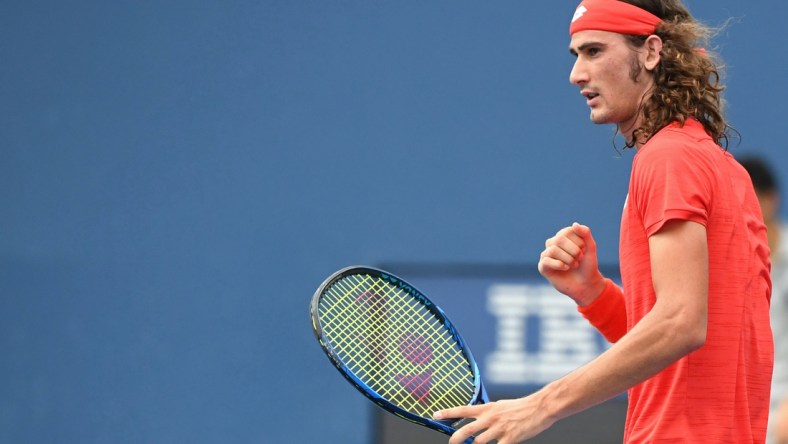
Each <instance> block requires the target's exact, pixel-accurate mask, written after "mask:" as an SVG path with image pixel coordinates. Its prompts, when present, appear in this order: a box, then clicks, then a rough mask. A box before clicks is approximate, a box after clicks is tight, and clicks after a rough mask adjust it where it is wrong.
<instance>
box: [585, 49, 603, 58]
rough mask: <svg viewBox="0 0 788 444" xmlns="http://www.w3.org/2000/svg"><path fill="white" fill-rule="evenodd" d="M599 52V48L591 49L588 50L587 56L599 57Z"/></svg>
mask: <svg viewBox="0 0 788 444" xmlns="http://www.w3.org/2000/svg"><path fill="white" fill-rule="evenodd" d="M599 51H600V49H599V48H595V47H591V48H588V49H587V50H586V54H588V55H589V56H591V57H593V56H595V55H598V54H599Z"/></svg>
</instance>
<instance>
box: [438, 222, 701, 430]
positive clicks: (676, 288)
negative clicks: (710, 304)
mask: <svg viewBox="0 0 788 444" xmlns="http://www.w3.org/2000/svg"><path fill="white" fill-rule="evenodd" d="M649 247H650V250H651V257H650V260H651V268H652V278H653V285H654V290H655V291H656V295H657V301H656V303H655V305H654V307H653V308H652V310H651V311H650V312H649V313H648V314H647V315H646V316H645V317H643V319H642V320H641V321H640V322H639V323H638V324H637V325H636V326H635V327H634V328H633V329H632V330H631V331H630V332H629V333H627V334H626V335H625V336H624V337H623V338H621V340H620V341H618V342H617V343H616V344H614V345H613V346H612V347H611V348H610V349H608V350H607V351H606V352H604V353H603V354H602V355H600V356H599V357H598V358H597V359H595V360H593V361H592V362H590V363H588V364H587V365H585V366H583V367H581V368H579V369H577V370H575V371H574V372H572V373H570V374H568V375H567V376H565V377H563V378H561V379H559V380H556V381H554V382H553V383H551V384H549V385H547V386H546V387H544V388H543V389H542V390H540V391H538V392H536V393H534V394H533V395H531V396H528V397H525V398H520V399H516V400H505V401H498V402H494V403H490V404H486V405H481V406H472V407H459V408H456V409H449V410H447V411H444V412H443V415H442V417H444V418H454V417H457V418H459V417H463V418H465V417H473V418H476V419H477V420H476V421H474V422H472V423H470V424H468V425H466V426H464V427H462V428H461V429H460V430H458V431H457V432H456V433H455V434H454V436H452V438H451V440H450V441H449V442H450V443H451V444H458V443H461V442H463V441H464V440H465V439H467V438H468V437H470V436H472V435H476V434H477V433H480V432H481V434H480V435H479V436H478V441H479V442H488V441H490V440H492V439H498V442H499V444H514V443H518V442H521V441H522V440H524V439H528V438H531V437H533V436H535V435H537V434H539V433H541V432H542V431H543V430H545V429H547V428H548V427H550V426H551V425H552V424H553V423H554V422H555V421H557V420H559V419H561V418H565V417H567V416H569V415H572V414H574V413H577V412H579V411H582V410H585V409H587V408H589V407H592V406H594V405H596V404H599V403H600V402H603V401H605V400H607V399H609V398H611V397H613V396H616V395H617V394H619V393H622V392H623V391H625V390H626V389H628V388H630V387H632V386H634V385H636V384H639V383H641V382H643V381H645V380H646V379H648V378H649V377H651V376H653V375H654V374H656V373H658V372H659V371H660V370H662V369H664V368H665V367H667V366H668V365H670V364H672V363H673V362H675V361H676V360H678V359H679V358H681V357H683V356H685V355H686V354H688V353H690V352H691V351H693V350H695V349H697V348H698V347H700V346H702V345H703V343H704V342H705V339H706V321H707V300H708V248H707V243H706V229H705V227H703V226H702V225H700V224H697V223H694V222H687V221H673V222H670V223H668V224H666V225H665V227H664V228H663V229H662V230H661V231H660V232H659V233H657V234H655V235H653V236H652V237H651V238H650V239H649Z"/></svg>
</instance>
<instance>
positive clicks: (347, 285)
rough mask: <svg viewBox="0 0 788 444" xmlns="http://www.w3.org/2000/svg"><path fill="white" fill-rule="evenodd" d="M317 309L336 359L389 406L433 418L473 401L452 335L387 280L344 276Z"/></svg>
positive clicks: (466, 365)
mask: <svg viewBox="0 0 788 444" xmlns="http://www.w3.org/2000/svg"><path fill="white" fill-rule="evenodd" d="M319 310H320V318H321V323H322V324H323V330H324V332H325V336H326V339H327V340H328V341H329V342H330V344H331V346H332V348H333V349H334V351H335V353H336V354H337V355H338V357H339V359H341V360H342V361H343V362H344V363H345V365H346V366H347V367H348V368H349V369H350V370H351V371H352V372H353V373H354V374H355V375H356V376H357V377H358V378H359V379H360V380H362V382H364V383H365V384H367V385H368V386H370V388H372V389H373V390H374V391H375V392H377V393H379V394H380V395H381V396H383V397H384V398H386V399H387V400H388V401H389V402H392V403H393V404H395V405H398V406H399V407H400V408H403V409H404V410H407V411H410V412H412V413H415V414H418V415H421V416H430V415H431V414H432V412H434V411H435V410H439V409H442V408H447V407H453V406H458V405H465V404H467V403H468V402H469V401H470V399H471V397H472V396H473V393H474V384H473V381H474V376H473V373H472V370H471V368H470V365H469V363H468V361H467V359H466V357H465V356H464V355H463V354H462V352H461V350H460V347H459V344H457V341H456V340H455V338H454V336H453V335H452V334H451V332H450V331H449V330H448V329H447V327H446V326H445V325H444V323H443V322H442V321H441V320H440V319H438V318H437V317H436V316H435V315H433V314H432V313H431V312H430V311H429V310H427V309H426V308H425V307H424V306H423V305H422V304H421V303H420V302H418V301H417V300H415V299H414V298H413V297H412V296H411V295H409V294H408V293H406V292H405V291H403V290H401V289H399V288H397V287H396V286H394V285H392V284H390V283H389V282H386V281H385V280H383V279H380V278H376V277H373V276H369V275H349V276H346V277H344V278H342V279H340V280H339V281H337V282H336V283H335V284H334V285H332V286H331V287H330V288H329V289H328V290H327V291H326V292H325V293H324V295H323V298H321V301H320V308H319Z"/></svg>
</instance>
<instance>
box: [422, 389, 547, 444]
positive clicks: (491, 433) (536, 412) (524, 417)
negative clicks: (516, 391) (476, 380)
mask: <svg viewBox="0 0 788 444" xmlns="http://www.w3.org/2000/svg"><path fill="white" fill-rule="evenodd" d="M547 411H548V409H546V408H544V406H542V405H541V402H540V401H539V397H538V396H535V395H531V396H527V397H525V398H519V399H505V400H501V401H496V402H491V403H488V404H481V405H472V406H465V407H455V408H451V409H446V410H441V411H439V412H436V413H435V415H434V416H433V417H434V418H435V419H453V418H457V419H460V418H475V419H476V420H475V421H473V422H471V423H469V424H466V425H464V426H462V427H461V428H460V429H458V430H457V431H456V432H455V433H454V434H453V435H452V436H451V439H449V444H461V443H463V442H465V440H466V439H468V438H470V437H472V436H473V437H475V439H474V440H473V442H474V443H480V444H486V443H488V442H491V441H493V440H497V442H498V444H516V443H520V442H522V441H524V440H526V439H528V438H533V437H534V436H536V435H538V434H539V433H541V432H543V431H545V430H546V429H548V428H549V427H550V426H551V425H553V423H555V421H556V420H557V419H553V418H550V417H549V416H548V414H547Z"/></svg>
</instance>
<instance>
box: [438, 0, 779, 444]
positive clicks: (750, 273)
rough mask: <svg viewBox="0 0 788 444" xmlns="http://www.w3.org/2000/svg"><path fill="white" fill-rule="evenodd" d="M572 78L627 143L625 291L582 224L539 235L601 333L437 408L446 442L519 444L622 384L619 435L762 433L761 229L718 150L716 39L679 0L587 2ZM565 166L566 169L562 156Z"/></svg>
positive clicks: (724, 128) (764, 292)
mask: <svg viewBox="0 0 788 444" xmlns="http://www.w3.org/2000/svg"><path fill="white" fill-rule="evenodd" d="M570 35H571V43H570V48H569V49H570V52H571V53H572V54H574V55H575V56H576V61H575V64H574V67H573V69H572V72H571V74H570V77H569V78H570V81H571V83H572V84H574V85H576V86H578V87H579V89H580V94H581V95H582V97H583V98H584V99H585V101H586V105H587V106H588V107H589V108H590V112H591V120H592V121H593V122H594V123H597V124H614V125H617V130H618V131H619V132H620V134H621V135H622V136H623V137H624V138H625V140H626V144H627V146H629V147H634V148H635V150H636V153H635V157H634V160H633V164H632V172H631V178H630V184H629V193H628V197H627V200H626V203H625V206H624V210H623V214H622V220H621V232H620V251H619V254H620V257H619V260H620V264H621V277H622V282H623V288H621V287H619V286H618V285H616V284H615V283H613V282H612V281H611V280H609V279H607V278H605V277H604V276H603V275H602V274H601V273H600V271H599V269H598V266H597V255H596V244H595V241H594V237H593V236H592V233H591V230H590V229H589V227H587V226H584V225H581V224H578V223H574V224H572V225H571V226H569V227H566V228H563V229H561V230H560V231H558V232H557V233H556V235H555V236H553V237H551V238H550V239H548V240H547V241H546V243H545V249H544V251H543V252H542V253H541V257H540V261H539V271H540V272H541V274H542V275H543V276H544V277H545V278H546V279H547V280H548V281H549V282H550V283H551V284H552V285H553V286H554V287H555V288H556V289H558V290H559V291H560V292H562V293H564V294H566V295H568V296H569V297H571V298H572V299H573V300H574V301H575V302H576V303H577V305H578V309H579V311H580V312H581V313H582V314H583V316H585V317H586V318H587V319H588V320H589V322H590V323H591V324H592V325H594V326H595V327H596V328H597V329H598V330H599V331H600V332H601V333H602V334H603V335H604V336H605V337H606V338H607V339H608V340H610V341H611V342H613V343H614V344H613V345H612V347H611V348H609V349H608V350H607V351H605V352H604V353H602V354H601V355H600V356H599V357H598V358H596V359H595V360H593V361H591V362H590V363H588V364H587V365H585V366H583V367H581V368H579V369H577V370H575V371H574V372H571V373H569V374H568V375H566V376H564V377H563V378H561V379H558V380H556V381H554V382H552V383H550V384H548V385H547V386H545V387H544V388H543V389H542V390H540V391H538V392H536V393H534V394H532V395H530V396H527V397H524V398H520V399H514V400H502V401H498V402H493V403H490V404H486V405H480V406H471V407H459V408H454V409H448V410H445V411H442V412H438V413H437V416H438V417H439V418H476V421H474V422H471V423H470V424H468V425H466V426H464V427H462V428H460V429H459V430H458V431H457V432H456V433H455V434H454V435H453V436H452V437H451V439H450V441H449V442H450V443H451V444H459V443H461V442H463V440H465V439H466V438H468V437H470V436H476V441H475V442H479V443H487V442H489V441H491V440H494V439H497V440H498V443H500V444H513V443H519V442H521V441H523V440H526V439H528V438H530V437H533V436H535V435H537V434H539V433H540V432H542V431H544V430H545V429H547V428H548V427H550V426H551V425H552V424H553V423H555V422H556V421H558V420H560V419H562V418H565V417H567V416H569V415H572V414H574V413H576V412H579V411H582V410H584V409H587V408H589V407H591V406H593V405H596V404H599V403H601V402H603V401H605V400H607V399H610V398H611V397H614V396H616V395H618V394H619V393H622V392H624V391H628V400H629V405H628V409H627V420H626V425H625V430H624V442H625V443H715V444H717V443H736V444H742V443H763V442H764V439H765V435H766V423H767V416H768V412H769V386H770V380H771V374H772V364H773V353H774V352H773V344H772V333H771V329H770V327H769V298H770V291H771V281H770V278H769V268H770V263H769V248H768V244H767V236H766V227H765V225H764V223H763V219H762V217H761V212H760V208H759V205H758V200H757V197H756V194H755V192H754V191H753V187H752V183H751V181H750V178H749V176H748V175H747V173H746V171H745V170H744V169H743V168H742V167H741V165H740V164H739V163H738V162H737V161H736V160H734V158H733V156H731V155H730V154H729V153H728V152H727V150H726V149H725V148H724V146H726V145H727V137H728V134H729V131H730V130H731V129H730V127H729V126H728V124H727V123H726V121H725V119H724V116H723V113H722V107H721V102H722V100H721V97H720V93H721V91H722V89H723V88H722V86H721V85H720V84H719V78H718V70H717V65H716V64H715V62H714V59H713V56H712V55H711V54H707V53H706V52H705V51H703V50H701V49H699V48H702V47H703V46H702V45H703V44H704V43H705V42H706V39H707V38H708V36H709V35H710V32H709V30H708V28H706V27H704V26H702V25H701V24H699V23H698V22H696V21H695V20H694V19H693V17H692V16H691V15H690V13H689V12H688V10H687V9H686V7H685V6H684V5H683V4H682V3H681V1H680V0H584V1H583V2H582V3H581V4H580V5H579V6H578V8H577V10H576V12H575V14H574V17H573V19H572V22H571V25H570ZM564 167H565V168H567V169H569V168H573V167H575V166H574V165H572V164H571V163H569V164H568V165H565V166H564Z"/></svg>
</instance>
